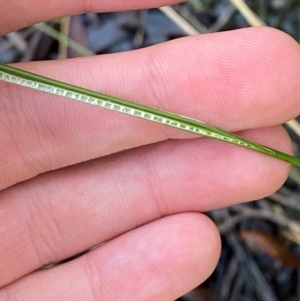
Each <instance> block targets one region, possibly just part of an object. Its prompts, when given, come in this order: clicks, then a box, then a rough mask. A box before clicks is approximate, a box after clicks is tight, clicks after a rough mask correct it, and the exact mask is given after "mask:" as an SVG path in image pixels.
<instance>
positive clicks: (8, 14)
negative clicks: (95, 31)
mask: <svg viewBox="0 0 300 301" xmlns="http://www.w3.org/2000/svg"><path fill="white" fill-rule="evenodd" d="M184 1H185V0H148V1H139V0H126V1H124V0H114V1H111V0H101V1H95V0H85V1H81V0H77V1H73V0H67V1H60V0H53V1H43V2H42V3H41V1H39V0H27V1H21V0H19V1H5V2H3V3H1V6H2V8H1V10H0V20H1V21H0V35H3V34H6V33H8V32H11V31H14V30H17V29H19V28H22V27H26V26H29V25H32V24H35V23H38V22H41V21H46V20H51V19H54V18H58V17H63V16H66V15H75V14H80V13H85V12H107V11H117V10H131V9H142V8H151V7H159V6H164V5H169V4H174V3H179V2H184ZM20 16H21V18H20ZM12 20H13V22H12Z"/></svg>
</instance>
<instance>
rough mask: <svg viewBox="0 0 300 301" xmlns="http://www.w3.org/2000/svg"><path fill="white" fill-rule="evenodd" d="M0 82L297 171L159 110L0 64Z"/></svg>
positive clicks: (268, 151)
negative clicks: (174, 131) (156, 125)
mask: <svg viewBox="0 0 300 301" xmlns="http://www.w3.org/2000/svg"><path fill="white" fill-rule="evenodd" d="M0 80H2V81H6V82H9V83H12V84H17V85H21V86H24V87H27V88H32V89H36V90H39V91H43V92H47V93H51V94H55V95H59V96H63V97H67V98H71V99H73V100H77V101H81V102H84V103H87V104H91V105H95V106H99V107H102V108H105V109H109V110H113V111H116V112H120V113H124V114H127V115H131V116H134V117H138V118H142V119H145V120H148V121H152V122H156V123H160V124H164V125H166V126H170V127H174V128H177V129H179V130H182V131H186V132H190V133H194V134H197V135H200V136H205V137H209V138H212V139H216V140H220V141H224V142H227V143H231V144H235V145H238V146H242V147H244V148H248V149H250V150H254V151H257V152H260V153H263V154H265V155H268V156H271V157H274V158H277V159H280V160H283V161H286V162H288V163H291V164H293V165H296V166H299V167H300V159H299V158H296V157H293V156H291V155H288V154H286V153H283V152H280V151H278V150H275V149H272V148H269V147H266V146H264V145H261V144H258V143H255V142H251V141H249V140H246V139H244V138H242V137H239V136H237V135H235V134H232V133H230V132H226V131H223V130H221V129H219V128H216V127H213V126H210V125H207V124H205V123H204V122H202V121H199V120H195V119H192V118H189V117H185V116H181V115H178V114H174V113H170V112H167V111H163V110H159V109H156V108H153V107H150V106H145V105H142V104H138V103H135V102H133V101H129V100H125V99H122V98H117V97H113V96H110V95H107V94H103V93H99V92H96V91H92V90H88V89H85V88H81V87H78V86H74V85H70V84H67V83H64V82H60V81H57V80H54V79H51V78H47V77H44V76H41V75H37V74H34V73H31V72H27V71H24V70H21V69H18V68H15V67H12V66H8V65H4V64H1V63H0Z"/></svg>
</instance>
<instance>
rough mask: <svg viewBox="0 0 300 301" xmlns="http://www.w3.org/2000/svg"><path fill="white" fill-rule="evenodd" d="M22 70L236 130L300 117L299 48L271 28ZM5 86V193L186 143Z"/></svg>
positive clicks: (126, 119) (168, 133)
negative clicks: (121, 154)
mask: <svg viewBox="0 0 300 301" xmlns="http://www.w3.org/2000/svg"><path fill="white" fill-rule="evenodd" d="M249 41H251V44H248V43H249ZM241 48H242V49H243V51H241V50H240V49H241ZM21 67H24V68H26V69H30V70H32V71H36V72H37V73H41V74H45V75H49V76H50V77H54V78H58V79H61V80H66V81H68V82H72V83H74V84H78V85H81V86H85V87H88V88H92V89H94V90H100V91H103V92H106V93H109V94H112V95H116V96H121V97H125V98H128V99H132V100H135V101H139V102H142V103H145V104H149V105H152V106H155V107H159V108H162V109H165V110H169V111H173V112H177V113H179V114H182V115H187V116H190V117H194V118H198V119H200V120H203V121H204V122H207V123H208V124H212V125H215V126H219V127H221V128H224V129H226V130H230V131H237V130H242V129H247V128H255V127H264V126H270V125H274V124H278V123H282V122H283V121H286V120H288V119H290V118H291V117H293V116H295V115H297V114H298V112H299V105H300V103H299V101H298V99H299V97H300V86H299V84H298V82H299V80H300V55H299V46H298V44H297V43H295V42H294V41H293V40H292V39H291V38H289V37H288V36H286V35H285V34H283V33H281V32H279V31H275V30H273V29H267V28H255V29H247V30H240V31H236V32H227V33H219V34H215V35H203V36H200V37H191V38H188V39H181V40H177V41H174V42H172V43H166V44H163V45H160V46H157V47H152V48H148V49H143V50H140V51H134V52H130V53H123V54H118V55H108V56H104V57H102V56H101V57H94V58H84V59H76V60H68V61H65V62H50V63H47V64H46V63H43V64H41V63H36V64H24V65H21ZM0 87H2V95H1V96H2V102H1V105H2V110H1V111H0V114H1V115H0V117H1V118H0V129H1V130H0V135H1V136H0V141H1V145H2V147H1V149H0V160H1V161H0V166H1V169H2V174H3V175H4V177H2V178H1V179H0V188H1V187H2V188H3V187H7V186H8V185H12V184H14V183H16V182H18V181H22V180H24V179H28V178H30V177H33V176H35V175H37V174H39V173H42V172H45V171H48V170H51V169H57V168H60V167H63V166H66V165H71V164H75V163H78V162H82V161H86V160H89V159H93V158H96V157H99V156H104V155H107V154H111V153H114V152H117V151H120V150H123V149H128V148H132V147H137V146H140V145H146V144H150V143H153V142H157V141H162V140H165V139H169V138H183V137H189V136H186V135H183V134H182V133H181V132H180V131H178V130H174V129H169V128H166V127H165V126H162V125H157V124H152V123H149V122H147V121H144V120H140V119H137V118H133V117H132V116H124V115H122V114H118V113H115V112H111V111H107V110H104V109H98V108H95V107H92V106H88V105H86V104H81V103H74V102H73V101H71V100H65V99H62V98H59V97H53V96H49V95H46V94H45V93H41V92H36V91H31V90H29V89H25V88H20V87H16V86H14V85H5V84H1V86H0ZM1 96H0V97H1Z"/></svg>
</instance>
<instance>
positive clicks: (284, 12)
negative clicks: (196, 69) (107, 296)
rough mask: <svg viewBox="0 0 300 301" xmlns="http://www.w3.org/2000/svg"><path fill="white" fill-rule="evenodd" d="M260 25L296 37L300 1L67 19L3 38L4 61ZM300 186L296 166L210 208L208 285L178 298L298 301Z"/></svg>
mask: <svg viewBox="0 0 300 301" xmlns="http://www.w3.org/2000/svg"><path fill="white" fill-rule="evenodd" d="M260 25H268V26H272V27H275V28H278V29H281V30H283V31H285V32H287V33H288V34H289V35H291V36H293V37H294V39H295V40H297V41H299V40H300V1H299V0H269V1H267V0H248V1H244V0H189V1H187V2H186V3H184V4H179V5H175V6H172V7H163V8H159V9H150V10H141V11H128V12H118V13H105V14H100V13H99V14H97V13H86V14H84V15H77V16H72V17H64V18H61V19H57V20H52V21H50V22H47V23H40V24H37V25H35V26H32V27H29V28H24V29H22V30H19V31H17V32H13V33H10V34H8V35H6V36H3V37H0V62H3V63H11V62H20V61H35V60H56V59H65V58H74V57H78V56H85V55H92V54H104V53H114V52H120V51H128V50H132V49H138V48H142V47H146V46H150V45H154V44H157V43H162V42H165V41H168V40H172V39H176V38H180V37H184V36H187V35H195V34H204V33H213V32H218V31H225V30H234V29H237V28H243V27H249V26H260ZM299 84H300V83H299ZM285 126H286V128H287V130H288V131H289V133H290V135H291V137H292V139H293V142H294V149H295V154H296V155H298V156H299V155H300V154H299V145H300V139H299V137H300V126H299V123H298V121H297V120H292V121H290V122H289V123H287V124H286V125H285ZM299 185H300V173H299V169H298V168H293V169H292V172H291V174H290V177H289V179H288V180H287V181H286V183H285V184H284V186H283V187H282V188H281V189H280V190H279V191H277V192H276V193H275V194H273V195H271V196H270V197H268V198H265V199H261V200H255V201H254V202H251V203H247V204H242V205H238V206H233V207H229V208H224V209H220V210H216V211H213V212H208V213H207V214H208V216H210V217H211V218H212V219H213V220H214V222H215V223H216V224H217V225H218V227H219V230H220V232H221V235H222V243H223V248H222V254H221V258H220V261H219V264H218V266H217V268H216V270H215V272H214V273H213V274H212V275H211V277H210V278H209V279H208V280H207V281H206V282H205V283H204V284H202V285H201V286H199V287H198V288H196V289H195V290H193V291H191V292H190V293H189V294H187V295H185V296H183V297H182V298H180V299H178V300H180V301H215V300H220V301H239V300H241V301H250V300H251V301H252V300H253V301H277V300H279V301H281V300H283V301H296V300H300V269H299V264H300V193H299V192H300V188H299Z"/></svg>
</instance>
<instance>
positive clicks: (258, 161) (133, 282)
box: [0, 0, 300, 301]
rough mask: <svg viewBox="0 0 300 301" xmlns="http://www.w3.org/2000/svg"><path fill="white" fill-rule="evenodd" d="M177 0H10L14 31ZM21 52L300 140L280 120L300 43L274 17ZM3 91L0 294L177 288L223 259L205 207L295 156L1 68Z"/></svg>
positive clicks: (154, 98) (143, 292)
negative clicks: (21, 79) (119, 109)
mask: <svg viewBox="0 0 300 301" xmlns="http://www.w3.org/2000/svg"><path fill="white" fill-rule="evenodd" d="M145 2H146V3H145ZM171 3H173V1H171V0H169V1H163V0H148V1H144V2H142V1H138V0H127V1H124V0H123V1H121V0H115V1H111V0H103V1H73V0H72V1H68V0H66V1H59V0H54V1H45V3H43V5H42V6H41V5H40V1H37V0H27V1H19V0H15V1H5V2H4V3H2V9H1V10H0V34H6V33H8V32H9V31H12V30H15V29H17V28H22V27H24V26H27V25H30V24H32V23H34V22H37V21H42V20H48V19H51V18H56V17H60V16H63V15H70V14H75V13H81V12H84V11H87V10H89V11H109V10H111V11H112V10H122V9H135V8H142V7H144V6H147V7H155V6H159V5H167V4H171ZM174 3H175V1H174ZM20 11H22V18H19V15H20ZM11 20H13V22H12V21H11ZM12 23H13V24H12ZM17 66H18V67H20V68H24V69H26V70H29V71H32V72H36V73H40V74H43V75H46V76H50V77H53V78H56V79H59V80H64V81H66V82H69V83H73V84H78V85H81V86H84V87H87V88H92V89H95V90H98V91H101V92H104V93H109V94H112V95H116V96H120V97H124V98H128V99H132V100H134V101H138V102H141V103H144V104H149V105H153V106H156V107H160V108H162V109H167V110H170V111H173V112H177V113H179V114H183V115H187V116H190V117H194V118H198V119H200V120H203V121H205V122H207V123H209V124H212V125H215V126H218V127H221V128H223V129H225V130H230V131H235V132H238V134H240V135H242V136H244V137H246V138H248V139H252V140H253V141H257V142H260V143H263V144H265V145H268V146H270V147H273V148H276V149H279V150H281V151H284V152H288V153H291V149H292V147H291V141H290V139H289V137H288V135H287V133H286V132H285V131H284V129H283V128H282V126H281V125H280V124H281V123H283V122H285V121H287V120H289V119H291V118H293V117H295V116H296V115H298V114H299V111H300V102H299V98H300V85H299V82H300V49H299V46H298V44H297V43H296V42H295V41H293V40H292V39H291V38H290V37H288V36H287V35H286V34H284V33H282V32H279V31H277V30H274V29H269V28H250V29H243V30H237V31H232V32H224V33H217V34H211V35H203V36H201V35H200V36H197V37H188V38H183V39H178V40H175V41H172V42H168V43H164V44H161V45H157V46H154V47H150V48H147V49H142V50H138V51H134V52H127V53H121V54H113V55H102V56H98V57H89V58H80V59H73V60H66V61H57V62H36V63H22V64H18V65H17ZM0 90H1V93H0V145H1V148H0V172H1V177H0V189H1V191H0V220H1V223H0V241H1V244H0V271H1V274H0V300H8V301H10V300H14V301H15V300H22V301H27V300H40V299H41V296H42V299H43V300H88V301H90V300H92V301H94V300H114V301H115V300H118V301H121V300H145V301H148V300H149V301H150V300H155V301H158V300H162V301H167V300H170V301H171V300H174V299H176V298H178V297H179V296H181V295H183V294H185V293H186V292H188V291H190V290H191V289H193V288H194V287H195V286H197V285H199V284H200V283H202V282H203V281H204V280H205V279H207V277H208V276H209V275H210V274H211V273H212V271H213V269H214V268H215V266H216V264H217V261H218V258H219V254H220V248H221V245H220V237H219V234H218V231H217V228H216V226H215V225H214V224H213V223H212V221H210V220H209V219H208V218H207V217H206V216H205V215H203V214H201V212H203V211H207V210H212V209H216V208H220V207H224V206H228V205H232V204H237V203H240V202H246V201H250V200H254V199H259V198H262V197H264V196H267V195H269V194H271V193H272V192H274V191H275V190H277V189H278V188H279V187H280V186H281V185H282V184H283V182H284V181H285V179H286V178H287V175H288V173H289V170H290V166H289V165H288V164H287V163H284V162H281V161H279V160H276V159H273V158H270V157H267V156H264V155H261V154H258V153H255V152H251V151H248V150H245V149H243V148H239V147H235V146H232V145H227V144H224V143H221V142H217V141H212V140H209V139H204V138H197V139H191V137H190V136H188V135H186V134H185V133H181V132H180V131H176V130H175V129H170V128H167V127H164V126H161V125H157V124H152V123H149V122H146V121H143V120H138V119H137V120H136V119H134V118H132V117H130V116H125V115H121V114H117V113H114V112H110V111H106V110H101V109H95V108H94V107H91V106H87V105H84V104H81V103H74V102H73V101H70V100H66V99H62V98H58V97H55V96H51V95H46V94H44V93H40V92H37V91H31V90H29V89H25V88H21V87H17V86H14V85H10V84H6V83H3V82H0ZM102 242H106V243H105V244H104V245H102V246H101V247H98V248H96V249H95V250H93V251H92V252H89V253H87V254H85V255H84V256H81V257H80V258H78V259H76V260H73V261H71V262H68V263H66V264H63V265H60V266H58V267H56V268H52V269H48V270H43V271H41V270H38V269H39V268H41V267H42V266H44V265H46V264H49V263H52V262H58V261H60V260H63V259H65V258H68V257H70V256H72V255H74V254H77V253H79V252H81V251H83V250H86V249H88V248H91V247H93V246H95V245H98V244H100V243H102Z"/></svg>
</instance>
